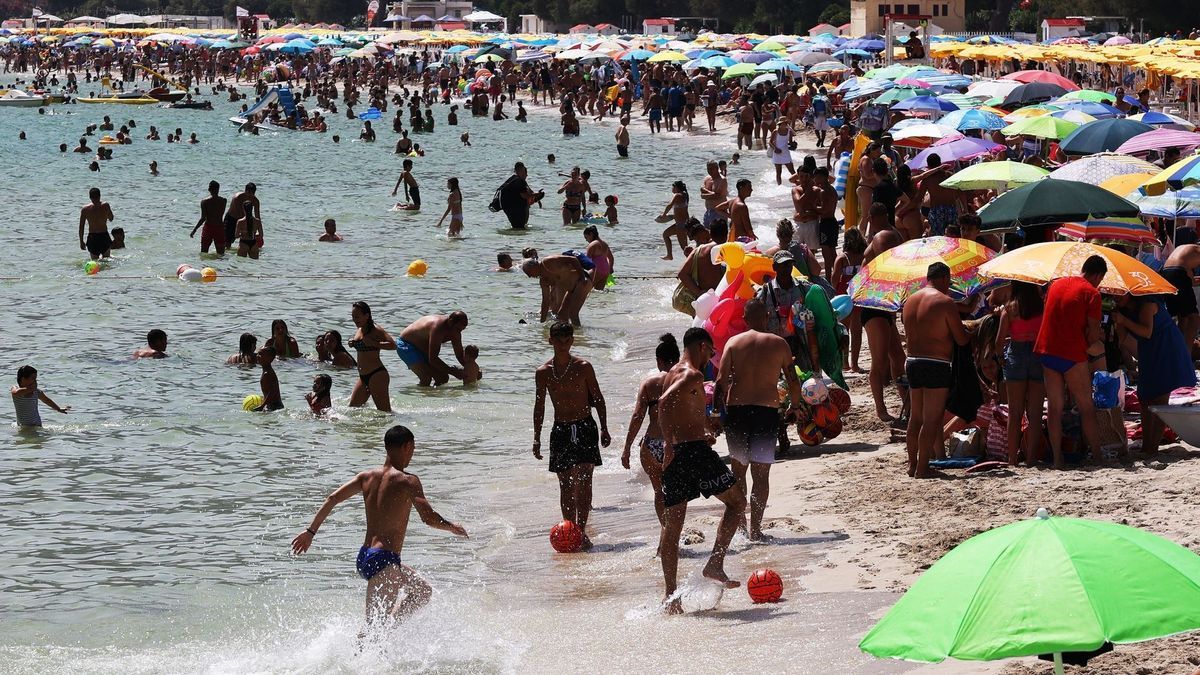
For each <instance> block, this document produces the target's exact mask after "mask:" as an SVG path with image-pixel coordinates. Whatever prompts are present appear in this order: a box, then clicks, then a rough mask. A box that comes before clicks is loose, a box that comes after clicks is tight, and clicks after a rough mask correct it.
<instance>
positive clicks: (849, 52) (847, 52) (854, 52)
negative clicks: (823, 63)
mask: <svg viewBox="0 0 1200 675" xmlns="http://www.w3.org/2000/svg"><path fill="white" fill-rule="evenodd" d="M833 55H834V56H870V55H871V52H868V51H866V50H865V49H857V48H855V49H839V50H837V51H836V52H834V53H833Z"/></svg>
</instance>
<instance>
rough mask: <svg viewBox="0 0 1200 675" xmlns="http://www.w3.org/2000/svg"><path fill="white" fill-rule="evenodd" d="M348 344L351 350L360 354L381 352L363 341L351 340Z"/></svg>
mask: <svg viewBox="0 0 1200 675" xmlns="http://www.w3.org/2000/svg"><path fill="white" fill-rule="evenodd" d="M346 344H347V345H350V348H351V349H353V350H355V351H359V352H377V351H379V347H371V346H369V345H367V344H366V343H365V342H363V341H362V340H351V341H349V342H347V343H346Z"/></svg>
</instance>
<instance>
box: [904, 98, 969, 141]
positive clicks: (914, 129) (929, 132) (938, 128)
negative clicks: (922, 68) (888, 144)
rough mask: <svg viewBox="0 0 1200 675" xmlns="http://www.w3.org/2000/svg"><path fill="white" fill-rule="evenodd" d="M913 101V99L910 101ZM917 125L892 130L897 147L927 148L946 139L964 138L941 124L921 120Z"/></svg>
mask: <svg viewBox="0 0 1200 675" xmlns="http://www.w3.org/2000/svg"><path fill="white" fill-rule="evenodd" d="M910 100H911V99H910ZM913 121H915V122H916V124H910V125H906V126H905V127H904V128H902V129H899V130H897V127H898V126H899V125H896V126H893V127H892V129H891V134H892V140H894V141H895V143H896V145H899V146H902V147H906V148H927V147H929V146H930V145H933V144H934V143H936V142H938V141H940V140H944V139H951V140H953V139H956V138H962V137H963V135H962V134H960V133H958V132H957V131H955V130H954V129H951V128H950V127H947V126H943V125H941V124H931V123H929V122H924V121H921V120H913Z"/></svg>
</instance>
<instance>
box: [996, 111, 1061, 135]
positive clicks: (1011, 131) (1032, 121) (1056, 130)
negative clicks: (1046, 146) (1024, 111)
mask: <svg viewBox="0 0 1200 675" xmlns="http://www.w3.org/2000/svg"><path fill="white" fill-rule="evenodd" d="M1078 128H1079V125H1078V124H1075V123H1074V122H1068V121H1067V120H1064V119H1061V118H1058V117H1051V116H1050V115H1041V116H1039V117H1026V118H1025V119H1023V120H1020V121H1018V122H1014V123H1012V124H1010V125H1008V126H1006V127H1004V128H1003V129H1001V130H1000V133H1002V134H1004V135H1005V136H1033V137H1034V138H1052V139H1054V140H1060V139H1063V138H1066V137H1067V136H1068V135H1070V133H1071V132H1072V131H1075V130H1076V129H1078Z"/></svg>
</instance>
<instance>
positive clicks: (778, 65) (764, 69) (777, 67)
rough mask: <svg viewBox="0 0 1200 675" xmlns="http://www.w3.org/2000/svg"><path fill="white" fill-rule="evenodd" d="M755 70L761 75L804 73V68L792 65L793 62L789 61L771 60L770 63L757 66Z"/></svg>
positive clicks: (765, 62) (766, 62) (764, 62)
mask: <svg viewBox="0 0 1200 675" xmlns="http://www.w3.org/2000/svg"><path fill="white" fill-rule="evenodd" d="M754 70H756V71H758V72H760V73H777V72H784V71H786V72H789V73H803V72H804V69H803V68H801V67H800V66H798V65H796V64H794V63H792V62H791V61H788V60H787V59H771V60H770V61H763V62H762V63H760V64H758V65H757V66H755V67H754Z"/></svg>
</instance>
